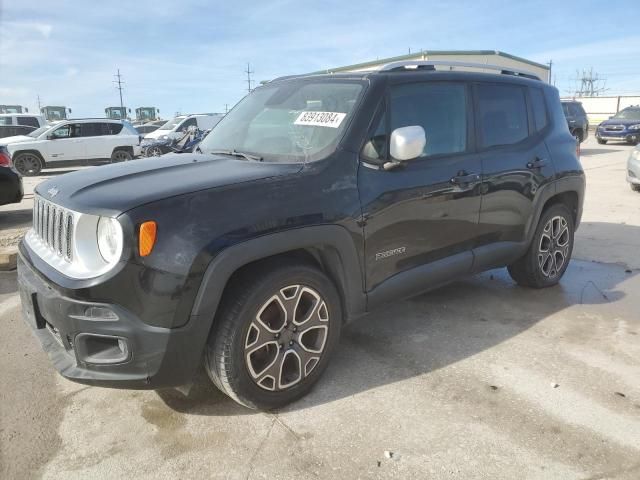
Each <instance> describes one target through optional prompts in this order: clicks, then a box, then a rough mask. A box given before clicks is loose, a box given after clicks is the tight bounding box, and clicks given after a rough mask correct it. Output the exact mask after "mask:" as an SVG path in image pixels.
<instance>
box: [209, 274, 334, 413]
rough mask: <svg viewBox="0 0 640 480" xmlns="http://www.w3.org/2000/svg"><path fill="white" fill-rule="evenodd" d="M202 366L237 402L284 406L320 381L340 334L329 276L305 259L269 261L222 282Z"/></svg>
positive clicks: (253, 404)
mask: <svg viewBox="0 0 640 480" xmlns="http://www.w3.org/2000/svg"><path fill="white" fill-rule="evenodd" d="M215 322H216V325H215V326H214V329H213V331H212V333H211V336H210V338H209V341H208V344H207V349H206V355H205V368H206V370H207V373H208V374H209V377H210V378H211V380H212V381H213V383H214V384H215V385H216V386H217V387H218V388H220V389H221V390H222V391H223V392H224V393H226V394H227V395H229V396H230V397H231V398H233V399H234V400H235V401H237V402H238V403H240V404H242V405H244V406H246V407H249V408H257V409H266V410H269V409H273V408H279V407H282V406H284V405H286V404H288V403H290V402H292V401H294V400H296V399H298V398H300V397H302V396H303V395H305V394H306V393H307V392H308V391H309V390H310V389H311V388H312V387H313V385H314V384H315V383H316V382H317V381H318V379H319V378H320V375H321V374H322V372H323V371H324V369H325V368H326V366H327V364H328V362H329V358H330V357H331V354H332V352H333V350H334V349H335V347H336V345H337V344H338V340H339V337H340V327H341V324H342V310H341V305H340V299H339V297H338V293H337V291H336V289H335V287H334V286H333V284H332V283H331V281H330V280H329V279H328V278H327V277H326V276H325V275H324V274H323V273H322V272H320V271H319V270H318V269H316V268H315V267H313V266H310V265H307V264H289V265H286V264H285V265H278V264H275V263H273V264H267V266H266V268H264V269H260V271H258V272H256V271H255V270H254V271H252V272H251V274H250V275H244V276H241V277H239V278H237V279H235V280H234V281H233V283H232V285H230V288H228V289H227V291H226V293H225V298H224V299H223V303H222V305H221V308H220V311H219V313H218V315H217V316H216V319H215Z"/></svg>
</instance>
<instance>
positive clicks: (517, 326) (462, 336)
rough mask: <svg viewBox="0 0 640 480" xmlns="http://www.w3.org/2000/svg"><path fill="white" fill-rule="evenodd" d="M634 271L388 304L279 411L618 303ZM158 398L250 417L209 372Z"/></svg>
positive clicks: (592, 272) (471, 285)
mask: <svg viewBox="0 0 640 480" xmlns="http://www.w3.org/2000/svg"><path fill="white" fill-rule="evenodd" d="M597 225H598V227H599V228H598V232H599V234H600V235H602V236H604V237H605V238H606V237H614V238H615V237H618V236H620V235H624V236H625V238H628V239H633V240H632V241H635V242H637V243H638V248H640V227H635V226H630V225H622V224H610V223H598V224H597ZM636 251H637V250H636ZM638 273H640V271H639V270H630V269H627V268H625V267H624V266H621V265H617V264H608V263H597V262H595V261H591V259H589V260H572V262H571V264H570V266H569V268H568V270H567V272H566V274H565V276H564V277H563V279H562V281H561V282H560V284H559V285H557V286H555V287H552V288H547V289H542V290H534V289H528V288H523V287H519V286H517V285H516V284H515V283H514V282H513V281H512V280H511V278H510V277H509V275H508V273H507V272H506V269H504V268H503V269H496V270H492V271H489V272H485V273H483V274H480V275H476V276H473V277H469V278H468V279H464V280H461V281H457V282H454V283H451V284H449V285H447V286H444V287H442V288H439V289H437V290H434V291H431V292H428V293H425V294H423V295H420V296H418V297H414V298H412V299H409V300H402V301H398V302H395V303H393V304H389V305H388V306H386V307H385V308H382V309H380V310H378V311H376V312H374V313H371V314H369V315H367V316H366V317H363V318H361V319H359V320H357V321H355V322H352V323H350V324H348V325H346V326H345V327H344V329H343V331H342V339H341V342H340V345H339V347H338V349H337V351H336V354H335V356H334V358H333V359H332V362H331V364H330V365H329V367H328V369H327V371H326V372H325V374H324V376H323V378H322V379H321V380H320V381H319V382H318V385H317V386H316V387H315V388H314V389H313V391H312V392H311V393H310V394H309V395H307V396H306V397H304V398H303V399H301V400H299V401H297V402H295V403H293V404H292V405H289V406H287V407H285V408H284V409H283V411H295V410H300V409H305V408H308V407H312V406H315V405H321V404H325V403H329V402H333V401H336V400H339V399H341V398H345V397H349V396H352V395H356V394H359V393H362V392H365V391H368V390H371V389H375V388H377V387H379V386H383V385H387V384H392V383H395V382H400V381H403V380H406V379H409V378H413V377H418V376H422V375H425V374H428V373H429V372H433V371H436V370H438V369H440V368H443V367H446V366H448V365H450V364H454V363H456V362H459V361H461V360H464V359H465V358H468V357H471V356H473V355H476V354H478V353H480V352H483V351H485V350H487V349H490V348H493V347H495V346H497V345H499V344H501V343H503V342H505V341H508V340H509V339H511V338H512V337H515V336H517V335H519V334H520V333H522V332H524V331H526V330H528V329H529V328H531V327H532V326H534V325H535V324H536V323H538V322H540V321H541V320H544V319H545V318H547V317H549V316H550V315H553V314H555V313H557V312H560V311H562V310H565V309H567V308H569V307H572V306H574V305H579V304H584V305H598V304H605V303H613V302H616V301H619V300H620V299H622V298H624V297H625V294H624V292H623V291H621V290H620V289H619V286H620V285H621V284H622V283H623V282H625V281H626V280H628V279H630V278H631V277H632V276H634V275H636V274H638ZM202 382H204V385H203V384H202ZM159 395H160V397H161V398H162V399H163V400H164V401H165V403H166V404H167V405H168V406H169V407H170V408H174V409H175V410H178V411H180V412H184V413H190V414H198V415H229V414H232V415H235V414H246V413H251V411H250V410H247V409H245V408H243V407H239V406H238V405H237V404H236V403H235V402H234V401H233V400H231V399H230V398H228V397H226V396H225V395H223V394H221V393H220V392H218V391H217V389H216V388H215V387H213V386H212V385H211V382H210V381H209V379H208V378H207V377H206V374H200V375H199V377H198V380H197V382H196V384H195V385H194V387H193V389H192V391H191V393H189V394H188V395H186V396H183V395H182V394H179V393H177V392H174V393H168V392H159Z"/></svg>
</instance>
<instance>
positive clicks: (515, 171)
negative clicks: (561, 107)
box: [474, 83, 555, 270]
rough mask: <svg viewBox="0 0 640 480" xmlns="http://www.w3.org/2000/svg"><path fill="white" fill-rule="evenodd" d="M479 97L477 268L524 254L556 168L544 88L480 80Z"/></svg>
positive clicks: (477, 94)
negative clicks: (548, 138)
mask: <svg viewBox="0 0 640 480" xmlns="http://www.w3.org/2000/svg"><path fill="white" fill-rule="evenodd" d="M474 97H475V111H476V131H477V132H478V148H479V154H480V159H481V162H482V208H481V209H480V222H479V230H480V238H479V241H478V246H477V248H476V250H475V254H476V264H475V265H474V269H478V270H482V269H484V268H487V267H489V266H491V265H493V264H495V265H500V264H502V263H503V262H504V261H505V259H507V260H510V259H512V257H513V256H514V255H518V254H519V252H520V250H521V248H522V245H523V242H525V240H526V238H527V232H528V227H529V224H530V220H531V218H532V216H533V213H534V212H533V208H534V205H535V204H536V201H537V199H538V197H539V196H540V193H541V188H542V187H543V186H545V184H547V183H548V182H549V181H550V180H551V178H552V176H553V175H554V173H555V172H554V168H553V165H552V162H551V159H550V156H549V152H548V150H547V147H546V144H545V142H544V138H545V136H546V134H547V133H548V131H549V128H550V126H549V120H548V113H547V107H546V104H545V100H544V95H543V92H542V90H541V89H539V88H535V87H527V86H523V85H518V84H509V83H478V84H476V85H475V88H474Z"/></svg>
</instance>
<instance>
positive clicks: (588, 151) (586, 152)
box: [580, 148, 623, 157]
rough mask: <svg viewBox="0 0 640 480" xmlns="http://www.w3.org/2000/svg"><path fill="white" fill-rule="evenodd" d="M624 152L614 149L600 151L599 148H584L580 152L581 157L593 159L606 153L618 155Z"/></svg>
mask: <svg viewBox="0 0 640 480" xmlns="http://www.w3.org/2000/svg"><path fill="white" fill-rule="evenodd" d="M621 151H623V150H620V149H613V148H603V149H598V148H583V149H581V150H580V156H581V157H593V156H594V155H603V154H605V153H617V152H621Z"/></svg>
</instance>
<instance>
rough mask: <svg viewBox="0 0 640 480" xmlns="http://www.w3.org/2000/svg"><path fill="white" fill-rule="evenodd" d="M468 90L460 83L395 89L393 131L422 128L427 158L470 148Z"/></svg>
mask: <svg viewBox="0 0 640 480" xmlns="http://www.w3.org/2000/svg"><path fill="white" fill-rule="evenodd" d="M466 105H467V101H466V88H465V86H464V85H463V84H457V83H435V82H429V83H412V84H407V85H398V86H395V87H393V88H392V89H391V131H393V130H395V129H396V128H401V127H409V126H414V125H419V126H421V127H422V128H424V131H425V136H426V138H427V144H426V146H425V149H424V152H423V156H425V155H437V154H447V153H457V152H463V151H465V150H466V148H467V107H466Z"/></svg>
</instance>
